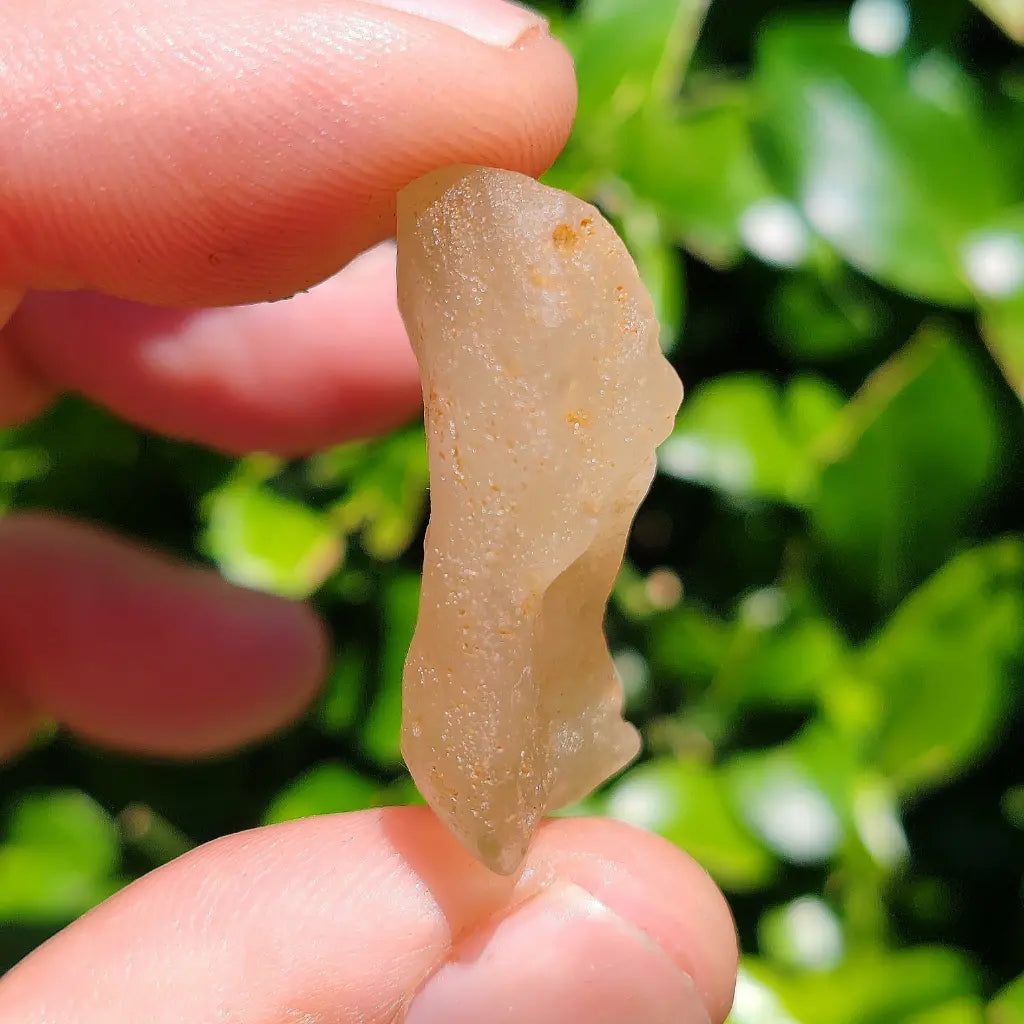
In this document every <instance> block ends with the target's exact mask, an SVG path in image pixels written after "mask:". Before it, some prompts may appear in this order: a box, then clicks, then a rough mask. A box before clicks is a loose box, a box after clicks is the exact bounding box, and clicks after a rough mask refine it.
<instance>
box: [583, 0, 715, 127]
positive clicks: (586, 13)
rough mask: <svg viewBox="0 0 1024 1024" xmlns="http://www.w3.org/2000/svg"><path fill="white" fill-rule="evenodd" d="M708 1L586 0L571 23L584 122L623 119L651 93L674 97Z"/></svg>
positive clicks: (665, 97) (584, 123)
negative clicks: (634, 0)
mask: <svg viewBox="0 0 1024 1024" xmlns="http://www.w3.org/2000/svg"><path fill="white" fill-rule="evenodd" d="M708 3H709V0H647V2H645V3H643V4H639V5H638V4H636V3H633V2H632V0H585V2H584V3H583V4H582V5H581V7H580V10H579V13H578V16H577V17H576V18H575V19H574V20H573V21H572V22H571V23H570V24H569V25H568V26H567V33H566V42H567V43H568V45H569V48H570V49H571V50H572V52H573V56H574V57H575V60H576V73H577V77H578V79H579V112H578V117H579V122H580V124H581V125H584V126H585V125H586V124H587V122H588V121H589V120H590V119H592V118H596V119H597V120H599V121H600V120H604V119H606V118H608V117H611V118H613V119H615V118H616V117H618V118H622V117H624V116H627V115H628V114H629V113H631V112H633V111H635V110H637V109H638V108H639V107H640V106H641V105H643V104H644V103H645V102H646V101H647V100H648V99H649V98H650V97H652V96H656V97H660V98H662V99H668V98H671V97H672V96H674V95H675V93H676V91H677V90H678V88H679V83H680V80H681V78H682V75H683V73H684V71H685V69H686V66H687V64H688V63H689V57H690V54H691V53H692V50H693V46H694V44H695V42H696V40H697V35H698V33H699V32H700V27H701V25H702V24H703V21H704V15H705V12H706V10H707V6H708Z"/></svg>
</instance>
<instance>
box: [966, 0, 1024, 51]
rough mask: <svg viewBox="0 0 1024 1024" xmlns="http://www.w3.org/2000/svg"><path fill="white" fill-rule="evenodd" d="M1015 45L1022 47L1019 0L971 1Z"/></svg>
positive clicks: (1023, 15)
mask: <svg viewBox="0 0 1024 1024" xmlns="http://www.w3.org/2000/svg"><path fill="white" fill-rule="evenodd" d="M972 2H973V3H974V6H975V7H977V8H978V10H980V11H984V12H985V13H986V14H987V15H988V16H989V17H990V18H991V19H992V20H993V21H994V22H995V23H996V24H997V25H998V26H999V27H1000V28H1001V29H1002V30H1003V31H1004V32H1005V33H1006V34H1007V35H1008V36H1009V37H1010V38H1011V39H1012V40H1013V41H1014V42H1015V43H1020V44H1021V45H1022V46H1024V6H1022V5H1021V3H1020V0H972Z"/></svg>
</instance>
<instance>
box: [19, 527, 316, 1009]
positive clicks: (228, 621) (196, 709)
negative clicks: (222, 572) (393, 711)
mask: <svg viewBox="0 0 1024 1024" xmlns="http://www.w3.org/2000/svg"><path fill="white" fill-rule="evenodd" d="M324 650H325V641H324V637H323V633H322V629H321V627H320V625H319V624H318V622H317V621H316V619H315V618H314V617H313V615H312V614H311V613H310V612H309V611H308V610H307V609H305V608H303V607H302V606H300V605H296V604H292V603H290V602H287V601H283V600H280V599H278V598H275V597H271V596H269V595H265V594H257V593H253V592H251V591H246V590H241V589H239V588H237V587H233V586H231V585H230V584H228V583H226V582H225V581H224V580H222V579H221V578H220V577H219V576H217V575H216V574H215V573H213V572H209V571H207V570H203V569H199V568H189V567H186V566H182V565H176V564H174V563H172V562H170V561H167V560H164V559H163V558H162V557H160V556H158V555H156V554H154V553H151V552H149V551H146V550H143V549H141V548H137V547H135V546H132V545H129V544H127V543H125V542H123V541H119V540H116V539H114V538H112V537H108V536H105V535H104V534H102V533H101V532H99V531H97V530H94V529H92V528H90V527H86V526H82V525H77V524H73V523H70V522H66V521H63V520H60V519H55V518H49V517H45V516H21V515H18V516H10V517H7V518H5V519H2V520H0V652H2V655H3V656H2V659H0V692H6V693H8V694H12V695H13V698H14V699H19V700H20V701H21V702H23V703H24V704H25V705H27V706H29V707H30V708H32V709H33V711H35V712H36V713H38V714H41V715H46V716H49V717H52V718H55V719H57V720H58V721H60V722H61V723H62V724H64V725H65V726H67V728H68V729H70V730H71V731H73V732H75V733H76V734H78V735H80V736H83V737H86V738H88V739H90V740H94V741H96V742H99V743H103V744H107V745H110V746H113V747H118V748H120V749H123V750H134V751H141V752H145V753H151V754H161V755H173V756H179V755H192V754H197V753H211V752H215V751H220V750H225V749H229V748H231V747H234V746H236V745H238V744H239V743H243V742H246V741H248V740H252V739H255V738H256V737H260V736H263V735H265V734H266V733H268V732H270V731H272V730H273V729H275V728H277V727H279V726H280V725H282V724H283V723H285V722H287V721H289V720H291V719H292V718H294V717H295V715H297V714H298V713H299V711H300V710H301V709H302V708H303V707H305V706H306V705H307V704H308V703H309V701H310V700H311V699H312V697H313V695H314V693H315V692H316V688H317V685H318V684H319V682H320V680H321V678H322V674H323V668H324ZM0 1019H2V1016H0Z"/></svg>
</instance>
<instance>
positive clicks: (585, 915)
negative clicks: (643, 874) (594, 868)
mask: <svg viewBox="0 0 1024 1024" xmlns="http://www.w3.org/2000/svg"><path fill="white" fill-rule="evenodd" d="M480 1021H488V1022H493V1024H519V1022H522V1021H529V1022H530V1024H564V1022H565V1021H586V1022H587V1024H622V1022H623V1021H629V1022H630V1024H710V1019H709V1017H708V1014H707V1011H706V1010H705V1008H704V1004H703V1003H702V1002H701V999H700V997H699V996H698V995H697V991H696V989H695V988H694V985H693V981H692V980H691V979H690V977H689V976H688V975H686V974H684V973H683V972H682V971H681V970H679V968H678V967H676V965H675V963H674V962H673V961H672V960H670V959H669V957H668V956H667V955H666V954H665V953H664V952H663V951H662V950H661V949H660V948H659V947H658V946H657V945H655V944H654V942H652V941H651V939H650V938H649V937H648V936H647V935H645V934H644V932H642V931H641V930H640V929H639V928H637V927H636V926H635V925H633V924H631V923H630V922H628V921H625V920H624V919H623V918H621V917H618V916H617V915H616V914H614V913H612V911H611V910H609V909H608V908H607V907H606V906H605V905H604V904H603V903H601V902H599V901H598V900H597V899H595V898H594V897H593V896H592V895H591V894H590V893H588V892H587V891H586V890H584V889H581V888H580V887H579V886H576V885H572V884H569V883H565V882H559V883H556V884H554V885H552V886H551V887H549V888H547V889H545V890H544V891H543V892H541V893H540V894H539V895H537V896H535V897H533V898H532V899H530V900H528V901H527V902H526V903H524V904H522V905H520V906H519V907H518V908H517V909H516V910H515V911H514V912H513V913H512V914H511V915H510V916H509V917H507V918H505V919H504V920H502V921H500V922H498V923H497V924H494V925H491V926H488V927H487V928H485V929H484V930H483V931H481V932H477V933H474V934H473V935H472V936H471V937H470V938H468V939H467V940H466V941H465V942H462V943H460V944H459V945H458V947H457V948H456V949H455V950H454V951H453V954H452V956H451V958H450V959H449V960H448V962H447V963H445V964H444V965H443V966H442V967H441V968H440V969H439V970H438V971H437V972H436V973H435V974H433V975H432V976H431V977H430V978H429V980H428V981H427V982H426V983H425V984H424V986H423V987H422V988H421V989H420V991H419V992H418V993H417V994H416V996H415V997H414V998H413V1001H412V1003H411V1004H410V1006H409V1010H408V1013H407V1015H406V1018H405V1024H479V1022H480Z"/></svg>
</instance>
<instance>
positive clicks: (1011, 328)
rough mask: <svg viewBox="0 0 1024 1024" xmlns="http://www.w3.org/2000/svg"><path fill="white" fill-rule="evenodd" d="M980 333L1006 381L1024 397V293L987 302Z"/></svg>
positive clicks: (1023, 398)
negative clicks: (1002, 299) (1003, 300)
mask: <svg viewBox="0 0 1024 1024" xmlns="http://www.w3.org/2000/svg"><path fill="white" fill-rule="evenodd" d="M981 333H982V336H983V337H984V339H985V344H986V345H988V347H989V351H990V352H991V353H992V357H993V358H994V359H995V361H996V362H997V363H998V364H999V368H1000V369H1001V370H1002V371H1003V376H1004V377H1005V378H1006V382H1007V383H1008V384H1009V385H1010V387H1011V388H1013V390H1014V391H1016V392H1017V394H1018V395H1019V396H1020V397H1021V399H1022V400H1024V296H1022V297H1021V298H1019V299H1015V300H1014V301H1012V302H1000V303H993V304H991V305H989V306H987V307H986V308H985V309H984V310H983V311H982V318H981Z"/></svg>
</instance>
